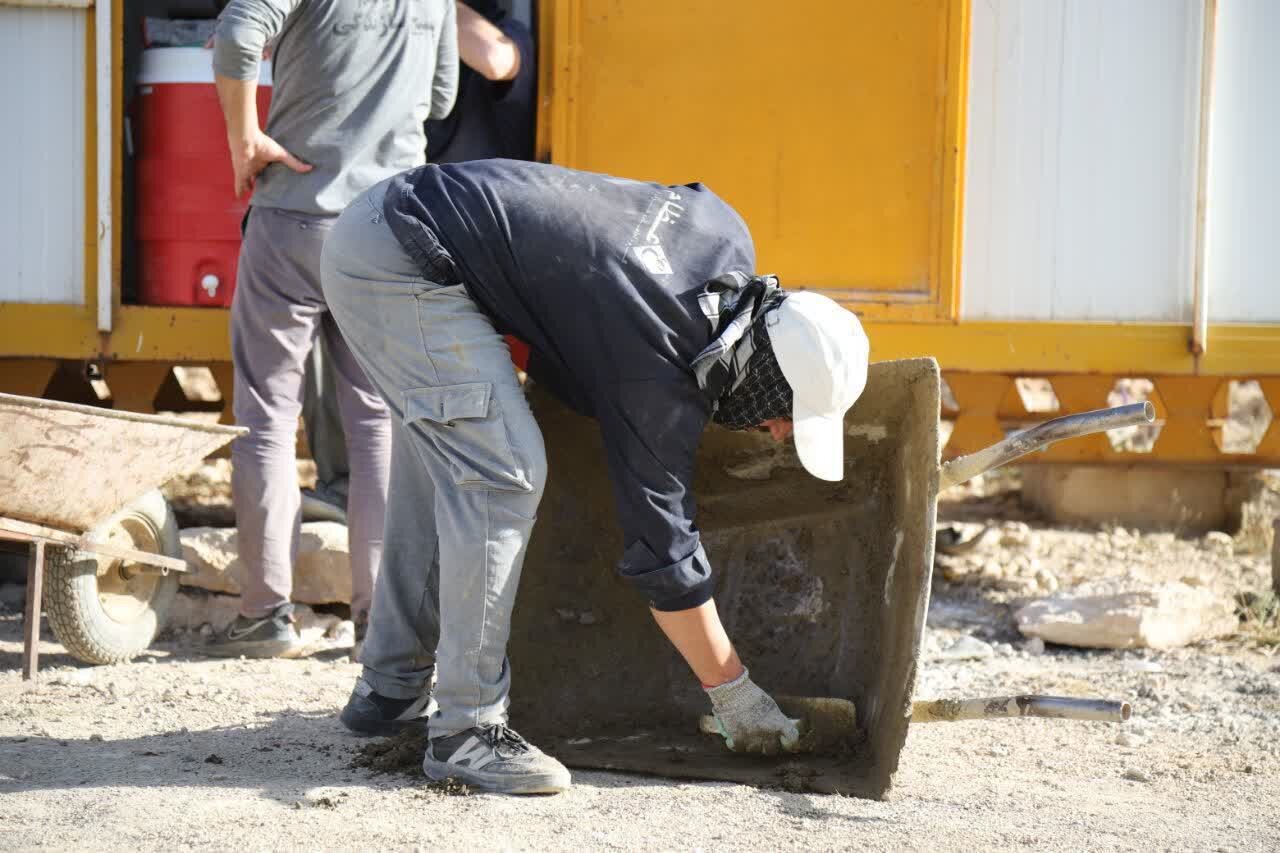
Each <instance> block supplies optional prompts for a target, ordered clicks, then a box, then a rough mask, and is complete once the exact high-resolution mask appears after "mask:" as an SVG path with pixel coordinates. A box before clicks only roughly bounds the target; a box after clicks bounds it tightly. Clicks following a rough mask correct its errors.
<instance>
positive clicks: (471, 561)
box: [321, 181, 547, 736]
mask: <svg viewBox="0 0 1280 853" xmlns="http://www.w3.org/2000/svg"><path fill="white" fill-rule="evenodd" d="M386 183H387V182H385V181H384V182H383V183H381V184H377V185H375V186H374V187H373V188H372V189H370V190H369V191H367V192H366V193H364V194H363V195H362V196H360V197H359V198H357V199H356V200H355V201H353V202H352V203H351V205H350V206H349V207H348V208H347V209H346V211H345V212H344V213H343V214H342V215H341V216H340V217H339V218H338V222H337V224H336V225H335V226H334V229H333V232H332V234H331V235H330V236H329V239H328V241H327V242H326V243H325V248H324V258H323V261H322V265H321V268H322V273H321V275H322V280H323V283H324V292H325V298H326V299H327V300H328V303H329V306H330V308H331V309H332V311H333V315H334V317H335V318H336V319H337V321H338V325H339V327H340V328H341V329H342V334H343V337H345V338H346V340H347V341H348V342H349V343H350V345H351V349H352V351H353V352H354V353H355V355H356V359H357V360H358V361H359V362H360V364H361V365H362V366H363V367H364V369H365V372H366V373H367V374H368V375H369V378H370V379H372V380H373V383H374V385H376V386H377V388H378V390H379V391H380V392H381V393H382V395H383V397H384V398H385V399H386V401H387V405H388V407H389V408H390V409H391V413H392V418H393V421H394V422H395V424H396V427H395V432H394V436H393V440H392V468H391V486H390V492H389V495H388V509H387V528H386V536H385V542H386V548H385V551H384V552H383V558H382V567H381V569H380V572H379V575H378V585H377V588H376V590H375V591H374V606H373V618H372V620H371V621H370V624H369V634H368V636H367V638H366V639H365V645H364V652H363V654H362V656H361V663H363V664H364V678H365V679H366V680H367V681H368V682H369V684H370V685H371V686H372V687H373V689H374V690H376V691H377V692H378V693H380V694H382V695H384V696H392V697H397V698H405V699H407V698H411V697H415V696H418V695H419V694H421V693H422V692H423V691H424V690H426V689H428V688H429V687H430V683H429V682H430V679H431V677H432V675H433V673H434V675H435V679H436V683H435V690H434V695H435V699H436V702H437V703H439V711H438V712H437V713H436V714H435V715H434V716H433V717H432V719H431V722H430V730H431V734H432V736H439V735H445V734H452V733H454V732H458V731H461V730H463V729H466V728H470V727H472V726H486V725H490V724H493V723H500V722H505V720H506V710H507V705H508V701H507V694H508V691H509V689H510V684H511V672H510V667H509V665H508V662H507V654H506V651H507V638H508V637H509V636H510V633H511V611H512V608H513V607H514V605H515V598H516V586H517V584H518V583H519V580H520V567H521V565H522V564H523V562H524V555H525V549H526V546H527V544H528V542H529V534H530V532H531V531H532V530H533V523H534V518H535V515H536V513H537V509H538V501H539V500H540V499H541V498H542V489H543V486H544V484H545V482H546V473H547V462H546V455H545V452H544V449H543V445H542V432H541V431H540V430H539V429H538V424H537V422H536V421H535V420H534V419H533V414H532V413H531V412H530V411H529V404H528V403H527V402H526V401H525V398H524V392H523V390H522V389H521V388H520V383H519V382H518V381H517V380H516V376H515V371H514V370H513V369H512V365H511V354H510V351H509V350H508V348H507V344H506V341H505V340H504V339H503V338H502V336H501V335H499V334H498V333H497V331H495V330H494V327H493V324H492V323H491V322H490V321H489V318H488V317H486V316H485V315H484V314H483V313H482V312H481V311H480V309H479V308H478V307H477V306H476V304H475V302H473V301H472V300H471V297H470V296H468V295H467V292H466V290H465V289H464V288H463V287H462V286H461V285H452V286H450V285H442V284H437V283H434V282H431V281H428V280H426V279H425V278H424V277H423V274H422V271H421V270H420V269H419V268H418V267H417V265H416V264H415V263H414V262H413V260H412V259H410V258H409V256H408V255H407V254H405V252H404V250H403V249H402V248H401V247H400V243H399V242H398V241H397V240H396V238H395V235H394V234H392V232H391V229H390V228H389V227H388V226H387V223H386V221H385V219H384V218H383V215H382V202H383V198H384V196H385V195H386ZM354 501H355V499H354V497H353V498H352V505H353V506H354V505H355V504H354Z"/></svg>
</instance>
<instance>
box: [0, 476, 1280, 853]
mask: <svg viewBox="0 0 1280 853" xmlns="http://www.w3.org/2000/svg"><path fill="white" fill-rule="evenodd" d="M961 497H962V498H963V500H959V501H957V502H952V503H950V504H946V505H944V506H943V514H944V516H948V517H951V518H956V519H960V520H963V521H967V522H973V523H981V524H991V525H994V531H993V532H990V533H988V534H987V535H986V537H984V539H983V541H982V543H980V545H979V546H978V547H977V548H976V549H975V550H974V551H972V552H970V553H968V554H966V555H964V556H962V557H958V558H954V559H949V560H945V561H942V563H941V564H940V568H941V571H939V572H937V573H936V574H937V580H936V583H935V590H934V601H933V606H932V608H931V611H930V629H929V636H928V638H927V643H926V650H927V655H928V657H929V659H928V660H927V661H926V664H925V666H924V667H923V668H922V672H921V680H920V686H919V690H918V695H919V696H920V697H922V698H932V697H938V696H981V695H993V694H1008V693H1016V692H1044V693H1059V694H1066V695H1091V696H1103V697H1108V698H1125V699H1129V700H1130V701H1132V702H1133V705H1134V717H1133V719H1132V720H1131V721H1130V722H1129V723H1127V724H1117V725H1111V724H1102V723H1080V722H1063V721H1041V720H1009V721H996V722H984V723H979V722H972V723H957V724H934V725H917V726H915V727H913V729H912V731H911V734H910V737H909V740H908V742H907V746H906V750H905V753H904V755H903V757H902V769H901V771H900V772H899V774H898V778H897V781H896V786H895V788H894V791H893V794H892V795H891V797H890V799H889V800H888V801H886V802H872V801H866V800H858V799H852V798H845V797H833V796H821V795H809V794H795V793H785V792H781V791H766V790H755V789H751V788H746V787H742V786H736V785H728V784H717V783H706V784H689V783H677V782H672V781H667V780H662V779H652V778H643V777H636V776H622V775H615V774H608V773H588V772H576V773H575V774H574V782H575V785H574V787H573V789H571V790H570V791H569V792H568V793H566V794H563V795H560V796H555V797H541V798H532V799H515V798H504V797H497V796H490V795H470V796H459V795H457V794H450V793H447V792H444V791H441V790H437V789H435V788H431V787H428V786H427V785H426V784H425V780H414V779H407V778H403V777H391V776H377V775H372V774H370V773H369V772H367V771H365V770H354V769H351V767H350V761H351V758H352V756H353V753H354V752H355V750H356V749H357V748H358V747H359V746H360V745H361V744H362V743H363V742H362V741H360V740H358V739H355V738H353V737H351V736H348V735H346V734H345V733H344V731H343V730H342V729H341V727H340V726H339V724H338V723H337V721H336V719H335V716H334V715H335V712H336V711H337V709H338V708H340V707H341V705H342V704H343V702H345V700H346V696H347V693H348V691H349V690H350V687H351V684H352V682H353V680H354V678H355V675H356V672H357V667H356V666H354V665H352V664H350V663H348V662H347V660H346V655H345V651H344V650H338V649H333V650H328V651H325V652H323V653H321V654H319V655H317V656H315V657H311V658H308V659H304V660H293V661H261V662H259V661H216V660H209V659H204V658H200V657H197V656H193V655H192V654H191V653H190V651H189V649H190V645H189V644H190V643H191V642H194V641H195V637H194V635H187V634H178V635H176V636H171V637H168V638H164V639H162V640H161V641H160V642H158V643H157V644H156V645H155V647H154V648H153V651H152V652H151V653H149V654H147V655H146V656H144V657H143V658H140V659H139V660H137V661H135V662H133V663H131V664H125V665H120V666H110V667H84V666H82V665H80V664H78V663H77V662H75V661H74V660H72V659H71V658H69V657H68V656H66V654H65V653H64V652H63V650H62V649H61V647H60V646H58V645H56V644H55V643H54V642H53V641H52V638H51V637H50V636H49V635H48V634H47V632H46V635H45V641H44V642H43V643H42V654H43V655H45V657H44V658H43V667H42V673H41V679H40V681H39V682H38V683H36V684H34V685H31V684H24V683H23V682H21V681H20V680H19V676H18V672H17V668H18V665H19V652H20V649H21V640H20V635H19V632H20V626H21V616H20V615H18V610H19V609H20V606H21V600H20V594H21V589H20V588H19V587H15V586H7V587H4V586H0V803H3V808H0V848H5V849H25V848H33V847H41V846H50V847H56V848H93V849H95V850H96V849H139V848H142V849H157V848H177V847H202V848H219V849H222V848H231V847H241V848H249V849H261V848H302V847H305V848H316V847H324V848H331V847H361V848H390V847H394V848H408V847H424V848H431V849H442V848H462V849H476V848H492V847H498V848H512V849H525V848H537V849H545V848H552V849H560V848H583V847H590V848H644V849H652V848H662V849H708V848H769V849H778V848H820V849H824V848H837V847H855V846H856V847H873V848H923V847H928V848H931V849H945V850H951V849H956V850H959V849H982V848H990V847H996V846H999V847H1035V848H1048V849H1121V850H1150V849H1178V850H1184V849H1193V850H1267V849H1270V850H1274V849H1277V845H1278V844H1280V842H1277V839H1278V838H1280V655H1277V654H1276V648H1275V647H1274V646H1268V645H1266V644H1263V643H1259V642H1258V640H1257V638H1256V637H1254V636H1252V635H1249V634H1242V635H1241V636H1240V637H1236V638H1230V639H1227V640H1224V641H1216V642H1212V643H1205V644H1201V645H1199V646H1195V647H1192V648H1187V649H1181V650H1176V651H1171V652H1161V653H1156V652H1102V651H1081V650H1072V649H1067V648H1061V647H1054V646H1050V647H1049V648H1048V650H1047V651H1046V652H1044V653H1039V654H1037V653H1036V652H1037V651H1038V646H1036V645H1034V644H1028V643H1026V642H1024V641H1022V640H1020V639H1019V638H1018V637H1017V635H1016V632H1015V631H1014V630H1013V627H1012V622H1011V619H1010V615H1009V614H1010V612H1011V611H1012V609H1013V608H1014V607H1015V606H1016V605H1017V603H1018V602H1020V601H1022V600H1025V599H1026V598H1028V597H1030V596H1034V595H1037V594H1043V593H1044V592H1046V591H1047V589H1048V587H1050V586H1054V585H1058V586H1063V587H1066V586H1069V585H1070V584H1073V583H1076V582H1078V581H1080V580H1081V579H1090V578H1096V577H1099V576H1107V575H1112V574H1122V573H1126V574H1127V573H1137V574H1139V575H1141V576H1142V577H1152V578H1157V577H1163V576H1165V575H1166V574H1167V575H1171V576H1174V577H1185V576H1188V575H1195V576H1197V577H1201V578H1203V582H1204V583H1206V584H1209V585H1211V586H1212V587H1213V588H1219V587H1221V588H1222V590H1223V592H1224V594H1226V593H1228V592H1230V591H1233V590H1234V591H1242V590H1257V589H1261V588H1262V586H1263V585H1264V584H1265V580H1264V575H1265V562H1264V560H1263V558H1261V557H1260V556H1256V555H1253V554H1237V553H1235V551H1234V549H1233V548H1231V547H1230V546H1229V544H1228V543H1226V542H1224V541H1223V540H1222V539H1221V537H1215V538H1211V539H1208V540H1203V539H1194V540H1192V539H1185V540H1184V539H1179V538H1178V537H1175V536H1172V535H1167V534H1164V535H1148V534H1141V533H1139V534H1135V533H1134V532H1133V531H1124V532H1122V533H1121V532H1117V531H1116V530H1113V529H1099V530H1083V529H1057V528H1052V527H1048V526H1046V525H1043V524H1040V523H1038V522H1036V521H1035V519H1034V518H1030V517H1028V516H1027V515H1026V514H1025V513H1023V512H1021V510H1019V509H1018V507H1017V506H1016V503H1015V502H1013V501H1011V500H1010V499H1009V497H1008V494H1007V492H1002V491H1001V490H1000V489H994V490H992V489H987V490H986V491H984V490H983V488H982V487H978V488H976V489H975V490H971V491H969V492H967V493H965V494H964V495H961ZM1050 576H1052V578H1053V580H1052V581H1049V580H1048V579H1047V578H1049V577H1050ZM957 642H961V645H960V646H957V645H956V643H957ZM956 649H967V650H969V651H970V652H972V653H973V654H976V655H979V656H980V657H979V659H960V660H954V659H948V655H949V654H955V650H956ZM517 677H518V676H517ZM517 689H518V685H517ZM514 722H515V723H516V724H517V726H518V724H519V721H518V720H517V721H514Z"/></svg>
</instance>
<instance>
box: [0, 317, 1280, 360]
mask: <svg viewBox="0 0 1280 853" xmlns="http://www.w3.org/2000/svg"><path fill="white" fill-rule="evenodd" d="M926 307H927V306H926ZM227 314H228V312H227V311H226V310H223V309H217V308H161V307H149V306H141V305H125V306H123V307H121V308H120V309H119V311H118V312H117V318H116V319H117V322H116V332H115V334H113V335H111V336H110V338H109V339H108V340H107V341H106V342H103V341H101V340H100V339H99V337H98V335H97V333H96V331H95V326H94V314H93V308H92V306H87V305H32V304H18V303H0V357H6V358H12V357H26V358H75V359H90V358H101V357H106V358H119V359H125V360H142V361H165V360H169V361H172V362H175V363H176V362H181V361H195V362H205V361H226V360H228V359H229V358H230V335H229V331H228V329H229V318H228V316H227ZM864 319H865V325H866V328H867V334H868V335H869V336H870V338H871V350H872V356H873V357H874V358H876V359H878V360H879V359H889V358H908V357H911V356H919V355H932V356H934V357H935V358H937V359H938V361H939V363H941V365H942V366H943V368H944V369H947V370H961V371H968V372H976V373H982V372H986V373H1008V374H1022V375H1028V376H1035V375H1045V374H1056V373H1107V374H1111V375H1114V376H1155V375H1163V376H1195V375H1205V376H1251V377H1264V376H1280V325H1269V326H1262V325H1254V326H1240V325H1229V326H1228V325H1220V326H1213V327H1211V329H1210V331H1211V332H1212V334H1213V339H1214V347H1213V349H1212V350H1210V351H1209V352H1208V353H1207V354H1206V355H1205V356H1204V357H1203V358H1202V359H1201V360H1200V364H1199V365H1198V366H1197V364H1196V359H1195V358H1193V357H1192V356H1191V355H1190V354H1189V353H1188V352H1187V349H1186V326H1183V325H1178V324H1174V323H1170V324H1149V325H1136V324H1135V325H1130V324H1123V323H1031V322H1027V323H958V324H951V323H899V322H885V321H882V320H878V319H874V318H870V317H866V318H864Z"/></svg>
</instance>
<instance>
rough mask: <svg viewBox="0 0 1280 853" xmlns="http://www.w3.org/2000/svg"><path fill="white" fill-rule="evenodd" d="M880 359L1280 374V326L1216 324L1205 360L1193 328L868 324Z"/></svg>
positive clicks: (1044, 369) (1022, 367)
mask: <svg viewBox="0 0 1280 853" xmlns="http://www.w3.org/2000/svg"><path fill="white" fill-rule="evenodd" d="M866 327H867V334H868V336H869V337H870V338H871V350H872V356H873V357H874V358H876V359H888V358H906V357H909V356H918V355H932V356H934V357H935V358H937V359H938V362H939V363H940V364H941V365H942V366H943V367H944V368H945V369H948V370H965V371H973V372H990V373H1024V374H1028V375H1035V374H1037V373H1110V374H1114V375H1118V376H1144V375H1154V374H1163V375H1175V376H1194V375H1209V376H1227V375H1237V376H1240V375H1243V376H1275V375H1280V325H1267V326H1262V325H1247V326H1246V325H1216V326H1212V327H1211V328H1210V334H1211V336H1212V338H1213V341H1214V345H1213V348H1212V349H1211V350H1210V351H1209V352H1208V353H1206V354H1205V355H1204V356H1203V357H1202V358H1201V359H1200V363H1199V364H1197V363H1196V359H1195V358H1194V357H1193V356H1192V355H1191V354H1190V353H1189V352H1187V327H1186V326H1185V325H1179V324H1176V323H1169V324H1127V323H1035V322H1025V323H999V322H984V323H978V322H974V323H963V322H962V323H957V324H950V323H931V324H920V323H897V322H883V321H879V320H877V319H868V321H867V323H866Z"/></svg>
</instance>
